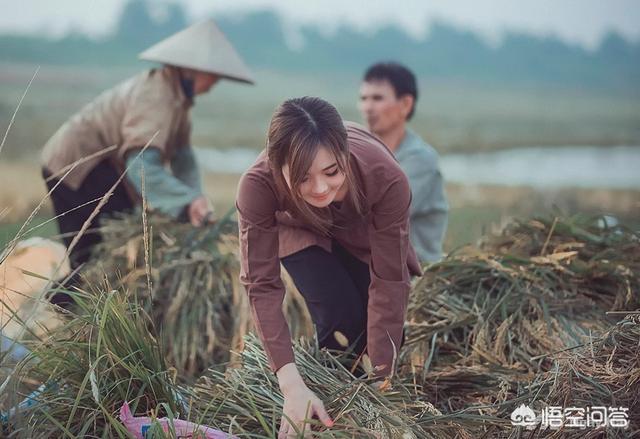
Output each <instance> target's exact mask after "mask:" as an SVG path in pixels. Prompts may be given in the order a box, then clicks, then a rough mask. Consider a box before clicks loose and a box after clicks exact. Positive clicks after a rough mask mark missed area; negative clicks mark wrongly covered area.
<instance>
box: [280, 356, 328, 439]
mask: <svg viewBox="0 0 640 439" xmlns="http://www.w3.org/2000/svg"><path fill="white" fill-rule="evenodd" d="M277 375H278V382H279V383H280V389H281V390H282V394H283V396H284V406H283V408H282V420H281V421H280V431H279V432H278V439H288V438H291V437H296V436H297V435H298V433H296V429H297V431H298V432H303V433H304V434H305V436H306V435H307V434H308V432H309V431H311V425H310V424H309V423H308V422H304V421H305V419H312V418H313V417H314V416H316V417H317V418H318V419H320V421H321V422H322V423H323V424H324V425H325V426H327V427H332V426H333V421H332V420H331V418H330V417H329V415H328V414H327V411H326V410H325V408H324V404H323V403H322V401H320V398H318V397H317V396H316V395H315V393H313V392H312V391H311V390H309V388H308V387H307V386H306V384H305V383H304V381H302V377H301V376H300V374H299V373H298V369H297V368H296V365H295V364H294V363H289V364H286V365H284V366H282V367H281V368H280V369H279V370H278V372H277ZM294 426H295V428H294Z"/></svg>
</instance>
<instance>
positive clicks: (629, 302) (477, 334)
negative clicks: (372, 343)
mask: <svg viewBox="0 0 640 439" xmlns="http://www.w3.org/2000/svg"><path fill="white" fill-rule="evenodd" d="M580 221H584V220H582V219H575V218H574V219H569V220H566V221H563V220H560V219H555V220H551V221H547V220H533V221H529V222H527V223H516V224H515V225H510V226H508V227H507V228H506V229H505V230H504V231H503V233H502V234H500V235H499V236H497V237H495V238H493V239H491V238H490V239H488V240H486V241H485V243H484V244H483V248H484V249H491V251H482V250H477V249H470V248H466V249H462V250H461V251H459V252H457V253H454V254H452V255H450V256H449V257H448V258H447V259H445V260H444V261H443V262H441V263H437V264H434V265H431V266H429V267H428V268H427V270H426V272H425V274H424V276H423V277H422V278H421V279H419V280H418V282H417V283H416V285H415V288H414V290H413V292H412V296H411V301H410V304H409V321H408V325H407V326H408V328H407V329H408V331H407V341H406V344H405V348H404V350H403V351H402V352H401V360H402V364H403V365H404V367H405V371H407V370H410V371H411V373H414V374H418V375H419V378H420V382H423V383H424V385H425V387H427V388H429V389H430V392H432V393H433V394H434V396H435V397H437V400H438V401H439V405H438V407H440V408H442V409H445V408H446V409H453V410H456V409H460V408H462V407H464V406H469V404H480V405H482V404H486V403H491V404H500V403H503V402H505V401H507V400H508V399H510V398H513V397H515V396H516V395H518V394H519V393H520V391H519V390H518V389H519V387H520V384H519V383H522V382H526V381H529V380H531V379H532V378H533V377H534V376H535V375H536V374H537V373H538V372H543V371H546V370H549V369H550V368H551V367H552V365H553V361H552V357H551V354H553V353H555V352H558V351H562V350H564V349H567V348H572V347H575V346H579V345H582V344H583V343H585V342H586V341H588V340H589V339H590V337H591V336H592V335H594V334H595V335H599V334H602V333H604V332H605V331H606V330H607V329H608V328H609V326H610V324H611V320H609V319H608V318H607V316H606V314H605V313H606V311H609V310H614V309H618V308H619V307H621V306H625V307H630V309H634V308H635V307H638V304H639V303H640V297H639V295H638V292H637V291H638V288H637V286H638V285H640V270H638V269H637V268H638V265H639V264H640V240H639V239H638V236H637V234H634V233H632V232H630V231H628V230H625V229H623V228H621V227H617V228H615V229H607V228H604V229H598V228H588V229H585V228H583V227H581V226H580V225H579V224H582V223H581V222H580ZM523 224H524V225H523ZM536 231H537V232H536ZM556 233H557V234H558V236H556ZM510 248H513V249H514V250H513V253H512V252H510ZM531 254H534V256H532V255H531ZM634 288H635V290H634ZM470 389H474V391H472V392H470V391H469V390H470Z"/></svg>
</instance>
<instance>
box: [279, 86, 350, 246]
mask: <svg viewBox="0 0 640 439" xmlns="http://www.w3.org/2000/svg"><path fill="white" fill-rule="evenodd" d="M320 147H326V148H327V149H329V151H330V152H331V153H332V154H333V155H334V156H335V158H336V162H337V165H338V169H339V170H340V171H341V172H343V173H344V174H345V181H346V184H347V187H348V188H349V190H348V191H347V194H348V195H347V196H348V197H349V199H350V201H351V202H352V204H353V205H354V206H355V209H356V211H357V212H358V213H360V214H362V202H361V195H360V190H359V188H358V187H357V186H356V185H355V184H354V177H353V174H352V172H351V169H350V168H349V143H348V142H347V130H346V129H345V126H344V122H343V120H342V117H340V114H339V113H338V110H336V109H335V107H334V106H333V105H331V104H330V103H328V102H327V101H325V100H323V99H320V98H316V97H310V96H304V97H301V98H294V99H289V100H286V101H285V102H283V103H282V104H281V105H280V106H279V107H278V108H277V109H276V111H275V112H274V114H273V117H272V118H271V123H270V125H269V133H268V136H267V157H268V160H269V166H270V168H271V172H272V173H273V175H274V178H275V180H276V184H277V186H278V188H279V189H280V190H282V191H284V193H285V194H286V195H287V198H288V199H289V201H291V203H292V205H293V207H294V209H295V211H296V212H297V213H298V214H299V215H300V216H301V217H302V218H303V219H304V220H306V221H307V222H308V223H309V224H310V225H311V226H313V227H314V228H316V229H317V230H318V231H319V232H321V233H323V234H325V235H328V234H329V231H330V228H331V224H330V223H329V221H328V220H327V219H326V218H325V217H323V216H322V215H321V211H322V210H321V209H319V208H316V207H313V206H310V205H309V204H307V202H305V201H304V199H303V197H302V195H301V193H300V184H301V183H302V180H303V179H304V177H305V176H306V174H307V172H308V171H309V168H310V167H311V163H312V162H313V159H314V158H315V156H316V153H317V152H318V149H319V148H320ZM284 165H288V166H289V182H290V184H291V189H289V186H288V185H287V184H286V181H285V179H284V175H283V174H282V167H283V166H284Z"/></svg>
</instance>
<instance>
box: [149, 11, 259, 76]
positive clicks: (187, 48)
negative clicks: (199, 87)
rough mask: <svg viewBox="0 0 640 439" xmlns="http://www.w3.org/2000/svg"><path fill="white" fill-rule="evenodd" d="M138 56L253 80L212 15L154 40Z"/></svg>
mask: <svg viewBox="0 0 640 439" xmlns="http://www.w3.org/2000/svg"><path fill="white" fill-rule="evenodd" d="M139 58H140V59H144V60H147V61H154V62H159V63H163V64H170V65H172V66H178V67H187V68H190V69H195V70H200V71H203V72H209V73H215V74H216V75H220V76H222V77H224V78H227V79H232V80H234V81H240V82H247V83H249V84H253V83H254V80H253V77H252V75H251V72H250V71H249V68H248V67H247V66H246V65H245V63H244V62H243V61H242V59H241V58H240V55H238V52H236V50H235V49H234V48H233V46H232V45H231V43H229V41H228V40H227V38H226V37H225V36H224V34H223V33H222V32H221V31H220V29H218V26H216V24H215V23H214V22H213V20H211V19H209V20H206V21H202V22H200V23H196V24H194V25H193V26H190V27H188V28H186V29H184V30H182V31H180V32H178V33H176V34H174V35H171V36H170V37H168V38H166V39H164V40H162V41H160V42H159V43H156V44H154V45H153V46H151V47H149V48H148V49H147V50H145V51H144V52H142V53H141V54H140V55H139Z"/></svg>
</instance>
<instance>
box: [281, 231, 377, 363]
mask: <svg viewBox="0 0 640 439" xmlns="http://www.w3.org/2000/svg"><path fill="white" fill-rule="evenodd" d="M282 264H283V265H284V267H285V268H286V270H287V271H288V272H289V274H290V275H291V278H292V279H293V282H294V283H295V285H296V287H297V288H298V290H299V291H300V293H301V294H302V296H303V297H304V299H305V302H306V303H307V307H308V308H309V312H310V314H311V318H312V319H313V323H314V324H315V325H316V332H317V335H318V341H319V344H320V347H326V348H329V349H336V350H345V348H344V347H342V346H341V345H340V343H338V341H337V340H336V338H335V336H334V332H335V331H339V332H341V333H342V334H343V335H344V336H345V337H346V338H347V340H348V342H349V344H350V345H351V347H352V348H353V352H354V353H355V354H356V355H359V354H361V353H362V352H363V351H364V349H365V348H366V342H367V302H368V300H369V283H370V280H371V279H370V275H369V266H368V265H367V264H365V263H364V262H362V261H360V260H359V259H357V258H356V257H354V256H353V255H351V254H350V253H349V252H347V251H346V250H345V249H344V248H343V247H342V246H340V245H339V244H338V243H337V242H335V241H334V242H333V245H332V252H331V253H328V252H327V251H325V250H324V249H322V248H320V247H318V246H313V247H309V248H306V249H304V250H301V251H299V252H297V253H294V254H292V255H290V256H287V257H285V258H283V259H282Z"/></svg>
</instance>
